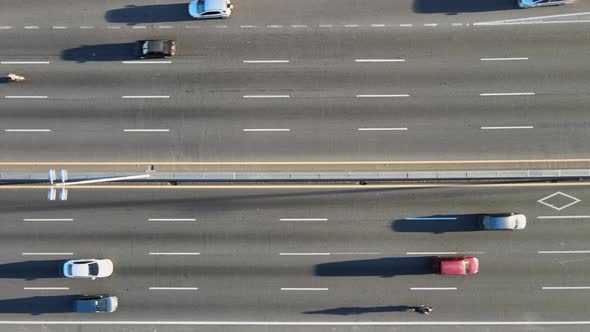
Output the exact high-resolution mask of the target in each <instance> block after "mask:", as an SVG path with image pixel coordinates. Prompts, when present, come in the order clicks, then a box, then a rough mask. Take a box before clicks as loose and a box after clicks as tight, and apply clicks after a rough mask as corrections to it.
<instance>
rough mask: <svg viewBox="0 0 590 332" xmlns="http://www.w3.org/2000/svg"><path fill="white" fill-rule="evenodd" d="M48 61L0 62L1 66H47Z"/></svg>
mask: <svg viewBox="0 0 590 332" xmlns="http://www.w3.org/2000/svg"><path fill="white" fill-rule="evenodd" d="M50 63H51V62H49V61H0V64H3V65H48V64H50Z"/></svg>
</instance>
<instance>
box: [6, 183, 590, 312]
mask: <svg viewBox="0 0 590 332" xmlns="http://www.w3.org/2000/svg"><path fill="white" fill-rule="evenodd" d="M555 192H562V193H564V194H567V195H569V196H571V197H566V196H563V195H561V194H557V195H556V196H553V197H550V198H548V199H547V200H545V202H547V203H549V204H551V205H554V206H555V207H557V208H561V207H562V206H565V205H568V204H570V203H571V202H573V201H575V200H576V199H578V200H581V202H579V203H576V204H572V205H571V206H569V207H567V208H565V209H563V210H561V211H558V210H556V209H555V208H551V207H549V206H547V205H543V204H541V203H539V202H537V201H538V200H541V199H543V198H544V197H547V196H549V195H551V194H554V193H555ZM588 195H589V193H588V190H587V188H586V187H585V186H582V187H579V186H576V187H570V186H557V185H556V186H542V187H521V186H512V185H508V186H504V187H478V188H432V189H431V188H420V189H370V188H368V189H365V190H335V189H332V190H327V189H307V190H305V189H300V190H293V189H274V190H264V189H258V190H256V189H250V190H238V189H229V188H228V189H219V190H197V189H178V190H170V189H167V190H163V189H145V190H141V189H134V190H124V189H121V190H110V189H103V190H86V189H78V190H73V191H72V193H71V194H70V196H72V198H70V200H68V201H65V202H59V201H57V202H55V201H54V202H50V201H46V200H45V197H44V192H41V191H38V190H3V191H2V192H1V199H2V201H3V204H2V207H1V208H0V215H2V217H1V223H2V230H3V231H2V233H1V235H0V236H1V241H0V243H1V248H2V252H3V256H2V268H0V288H1V289H2V299H1V300H0V311H1V312H3V313H2V315H1V316H2V320H3V321H5V320H39V319H42V320H92V319H96V318H95V317H94V316H92V315H76V314H72V313H64V312H63V311H67V310H68V306H67V303H68V301H70V300H71V295H72V294H84V293H110V294H114V295H117V296H119V299H120V308H119V310H118V311H117V312H115V313H113V314H109V315H107V316H101V317H100V320H101V321H103V320H104V321H109V320H111V321H294V322H296V321H313V322H338V321H369V322H378V321H409V322H422V321H424V320H425V319H427V320H428V321H436V322H440V321H449V322H456V321H472V322H473V321H475V322H478V321H480V322H481V321H501V322H506V321H565V320H569V321H582V320H584V319H585V315H586V313H585V312H580V311H578V310H577V309H576V308H578V307H580V306H585V303H586V299H587V294H586V292H588V291H590V290H589V289H590V288H588V287H590V284H588V280H587V274H588V272H589V268H590V266H589V265H588V264H587V263H588V259H587V256H588V253H589V251H588V245H587V237H586V233H587V229H588V227H589V226H588V218H590V217H589V216H588V213H587V203H586V202H587V200H588ZM506 211H515V212H521V213H524V214H526V215H527V216H528V219H529V220H528V221H529V222H528V225H527V228H526V229H525V230H523V231H518V232H482V231H475V230H474V228H473V225H474V224H473V221H474V218H475V214H477V213H485V212H488V213H489V212H506ZM416 218H418V220H416ZM420 218H427V219H426V220H419V219H420ZM431 219H435V220H431ZM443 253H447V254H448V253H457V254H466V255H473V256H475V257H478V258H479V259H480V272H479V274H477V275H472V276H439V275H433V274H431V273H430V271H429V268H428V266H429V264H430V263H429V261H430V259H431V258H432V257H433V256H436V255H439V254H443ZM77 257H80V258H90V257H94V258H101V257H106V258H110V259H112V260H113V261H114V263H115V272H114V273H113V275H112V276H111V277H109V278H106V279H99V280H95V281H90V280H70V279H63V278H59V277H58V275H57V268H58V265H59V262H60V261H63V260H65V259H71V258H77ZM35 287H40V288H41V289H35ZM45 287H58V288H60V287H65V288H67V289H52V290H47V289H43V288H45ZM553 287H557V288H553ZM571 287H581V289H575V288H571ZM31 297H32V298H33V299H31ZM556 300H558V301H556ZM424 303H425V304H428V305H431V306H433V307H434V308H435V312H434V313H433V314H432V315H431V316H430V317H426V318H425V317H423V316H421V315H418V314H415V313H412V312H406V311H404V309H405V307H404V306H412V305H418V304H424ZM31 311H34V312H37V313H38V314H40V315H31V314H32V312H31Z"/></svg>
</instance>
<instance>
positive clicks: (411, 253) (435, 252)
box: [406, 251, 485, 255]
mask: <svg viewBox="0 0 590 332" xmlns="http://www.w3.org/2000/svg"><path fill="white" fill-rule="evenodd" d="M458 254H471V255H475V254H485V252H484V251H408V252H406V255H458Z"/></svg>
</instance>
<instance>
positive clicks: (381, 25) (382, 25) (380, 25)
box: [371, 24, 385, 28]
mask: <svg viewBox="0 0 590 332" xmlns="http://www.w3.org/2000/svg"><path fill="white" fill-rule="evenodd" d="M371 27H373V28H383V27H385V24H371Z"/></svg>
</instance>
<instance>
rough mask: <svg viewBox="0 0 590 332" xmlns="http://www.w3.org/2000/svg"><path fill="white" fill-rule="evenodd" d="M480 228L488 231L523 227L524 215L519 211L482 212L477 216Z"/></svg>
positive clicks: (524, 225)
mask: <svg viewBox="0 0 590 332" xmlns="http://www.w3.org/2000/svg"><path fill="white" fill-rule="evenodd" d="M479 224H480V227H481V229H483V230H489V231H500V230H513V231H514V230H517V229H525V227H526V216H525V215H524V214H520V213H514V212H509V213H496V214H482V215H480V216H479Z"/></svg>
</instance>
